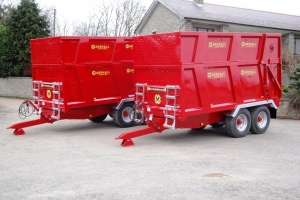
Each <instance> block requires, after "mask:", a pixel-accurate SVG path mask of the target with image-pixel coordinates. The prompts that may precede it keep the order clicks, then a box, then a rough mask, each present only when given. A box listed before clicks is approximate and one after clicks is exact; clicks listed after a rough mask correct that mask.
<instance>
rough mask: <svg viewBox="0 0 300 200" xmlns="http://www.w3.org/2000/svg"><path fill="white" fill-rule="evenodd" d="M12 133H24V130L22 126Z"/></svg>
mask: <svg viewBox="0 0 300 200" xmlns="http://www.w3.org/2000/svg"><path fill="white" fill-rule="evenodd" d="M14 135H25V131H24V130H23V129H22V128H19V129H16V130H15V131H14Z"/></svg>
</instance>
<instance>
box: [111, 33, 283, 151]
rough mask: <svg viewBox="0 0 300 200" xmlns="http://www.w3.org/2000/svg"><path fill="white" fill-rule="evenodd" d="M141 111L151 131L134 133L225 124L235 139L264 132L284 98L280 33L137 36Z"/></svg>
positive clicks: (143, 132)
mask: <svg viewBox="0 0 300 200" xmlns="http://www.w3.org/2000/svg"><path fill="white" fill-rule="evenodd" d="M133 41H134V42H133V43H134V47H135V48H134V62H135V66H134V68H135V81H136V95H135V101H136V110H137V111H139V112H142V113H143V114H144V116H145V120H146V123H147V125H148V127H147V128H144V129H141V130H136V131H131V132H127V133H124V134H122V135H120V136H118V137H117V138H116V139H123V142H122V145H123V146H128V145H133V142H132V140H131V139H132V138H134V137H138V136H141V135H146V134H150V133H153V132H162V131H163V130H165V129H175V128H192V129H202V128H204V127H205V126H206V125H209V124H211V125H212V126H214V127H218V126H223V125H224V124H225V126H226V129H227V132H228V133H229V134H230V135H231V136H233V137H243V136H245V134H247V133H248V132H249V130H250V131H251V132H253V133H263V132H265V131H266V129H267V128H268V126H269V122H270V117H276V109H277V107H278V106H279V102H280V98H281V73H282V72H281V35H280V34H256V33H199V32H175V33H167V34H157V35H146V36H138V37H135V38H134V39H133Z"/></svg>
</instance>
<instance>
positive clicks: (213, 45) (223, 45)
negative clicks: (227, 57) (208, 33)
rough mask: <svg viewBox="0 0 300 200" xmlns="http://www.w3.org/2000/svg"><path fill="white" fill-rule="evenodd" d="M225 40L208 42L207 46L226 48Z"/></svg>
mask: <svg viewBox="0 0 300 200" xmlns="http://www.w3.org/2000/svg"><path fill="white" fill-rule="evenodd" d="M226 46H227V45H226V43H225V42H209V43H208V47H209V48H226Z"/></svg>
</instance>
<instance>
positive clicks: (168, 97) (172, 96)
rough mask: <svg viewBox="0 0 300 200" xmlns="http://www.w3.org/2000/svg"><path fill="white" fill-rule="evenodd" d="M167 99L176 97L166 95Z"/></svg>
mask: <svg viewBox="0 0 300 200" xmlns="http://www.w3.org/2000/svg"><path fill="white" fill-rule="evenodd" d="M166 98H167V99H176V96H172V95H166Z"/></svg>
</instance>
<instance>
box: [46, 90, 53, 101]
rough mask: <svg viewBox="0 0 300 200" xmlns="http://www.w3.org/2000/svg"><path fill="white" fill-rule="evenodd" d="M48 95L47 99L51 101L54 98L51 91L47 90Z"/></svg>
mask: <svg viewBox="0 0 300 200" xmlns="http://www.w3.org/2000/svg"><path fill="white" fill-rule="evenodd" d="M46 94H47V98H48V99H50V98H51V96H52V93H51V90H47V92H46Z"/></svg>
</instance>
